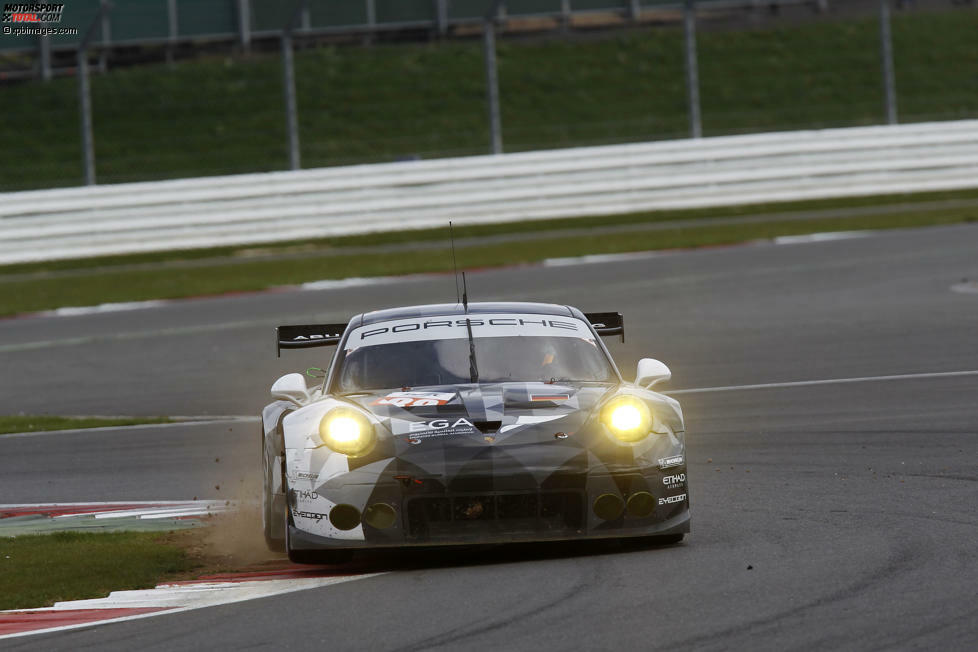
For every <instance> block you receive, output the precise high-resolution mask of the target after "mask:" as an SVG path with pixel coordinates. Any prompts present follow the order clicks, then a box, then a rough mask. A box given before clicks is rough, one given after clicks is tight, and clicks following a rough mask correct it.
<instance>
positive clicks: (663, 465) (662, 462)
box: [659, 455, 683, 469]
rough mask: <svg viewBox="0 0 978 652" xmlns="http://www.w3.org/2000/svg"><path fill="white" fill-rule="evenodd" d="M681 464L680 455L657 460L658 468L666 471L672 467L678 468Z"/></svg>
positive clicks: (681, 458)
mask: <svg viewBox="0 0 978 652" xmlns="http://www.w3.org/2000/svg"><path fill="white" fill-rule="evenodd" d="M682 463H683V456H682V455H673V456H672V457H660V458H659V468H660V469H668V468H671V467H673V466H679V465H680V464H682Z"/></svg>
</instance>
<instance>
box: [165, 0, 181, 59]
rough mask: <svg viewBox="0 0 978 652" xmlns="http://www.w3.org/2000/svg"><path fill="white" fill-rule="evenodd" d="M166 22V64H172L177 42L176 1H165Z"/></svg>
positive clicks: (177, 20)
mask: <svg viewBox="0 0 978 652" xmlns="http://www.w3.org/2000/svg"><path fill="white" fill-rule="evenodd" d="M166 21H167V23H168V24H169V30H168V32H167V40H166V62H167V63H168V64H172V63H173V50H174V47H175V46H176V42H177V30H178V29H179V27H178V22H179V19H178V17H177V0H166Z"/></svg>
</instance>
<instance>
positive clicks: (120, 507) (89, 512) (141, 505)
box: [0, 500, 233, 520]
mask: <svg viewBox="0 0 978 652" xmlns="http://www.w3.org/2000/svg"><path fill="white" fill-rule="evenodd" d="M232 507H233V506H232V505H231V503H229V502H227V501H224V500H192V501H138V502H108V503H104V502H101V503H100V502H94V503H32V504H16V505H0V520H2V519H6V518H14V517H17V516H35V515H39V516H47V517H48V518H56V519H65V518H72V517H86V516H87V517H92V518H96V519H105V518H125V517H136V518H140V519H154V518H192V517H195V516H205V515H207V514H219V513H221V512H225V511H230V510H231V509H232Z"/></svg>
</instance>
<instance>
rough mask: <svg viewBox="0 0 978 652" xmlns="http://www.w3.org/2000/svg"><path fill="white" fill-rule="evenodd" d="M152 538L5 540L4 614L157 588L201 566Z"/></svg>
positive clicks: (73, 535)
mask: <svg viewBox="0 0 978 652" xmlns="http://www.w3.org/2000/svg"><path fill="white" fill-rule="evenodd" d="M161 537H162V535H160V534H154V533H146V532H117V533H81V532H58V533H55V534H43V535H27V536H19V537H13V538H0V587H2V590H0V610H3V609H23V608H32V607H43V606H48V605H51V604H53V603H54V602H57V601H61V600H81V599H85V598H98V597H104V596H106V595H108V593H109V592H111V591H119V590H125V589H145V588H151V587H153V586H155V585H156V584H157V582H158V581H159V580H161V579H163V578H164V577H166V576H168V575H173V574H176V573H184V572H187V571H189V570H192V569H193V568H194V566H195V565H196V563H195V562H193V561H192V560H191V559H190V558H189V557H188V556H187V553H186V552H185V551H184V550H182V549H181V548H179V547H177V546H175V545H170V544H166V543H163V542H162V541H161Z"/></svg>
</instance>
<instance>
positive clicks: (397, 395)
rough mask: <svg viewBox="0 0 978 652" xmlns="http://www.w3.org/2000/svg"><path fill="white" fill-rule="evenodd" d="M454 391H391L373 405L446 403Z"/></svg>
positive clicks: (402, 405) (407, 405)
mask: <svg viewBox="0 0 978 652" xmlns="http://www.w3.org/2000/svg"><path fill="white" fill-rule="evenodd" d="M454 397H455V394H454V393H450V392H391V393H390V394H388V395H387V396H385V397H383V398H379V399H377V400H376V401H374V402H373V403H372V405H396V406H397V407H402V408H406V407H418V406H422V405H445V403H448V402H449V401H450V400H452V398H454Z"/></svg>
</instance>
